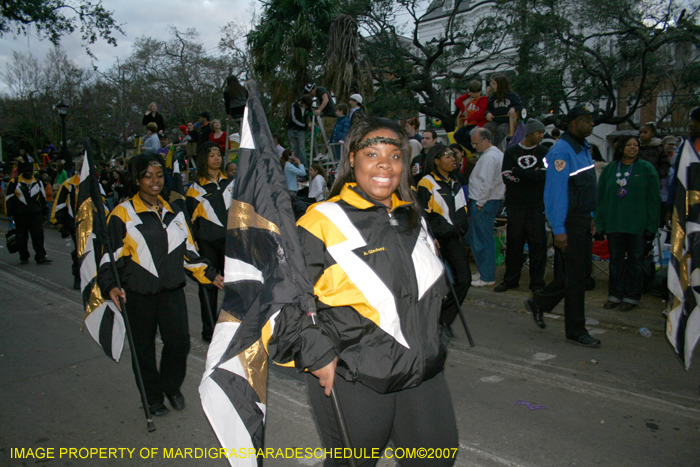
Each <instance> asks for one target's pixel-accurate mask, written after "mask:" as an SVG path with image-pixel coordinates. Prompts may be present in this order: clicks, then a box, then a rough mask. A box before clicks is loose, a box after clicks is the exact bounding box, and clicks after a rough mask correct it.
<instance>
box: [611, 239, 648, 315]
mask: <svg viewBox="0 0 700 467" xmlns="http://www.w3.org/2000/svg"><path fill="white" fill-rule="evenodd" d="M607 236H608V249H609V250H610V281H609V285H608V300H609V301H611V302H614V303H620V302H627V303H632V304H634V305H639V300H641V298H642V287H643V286H644V247H645V242H644V235H634V234H629V233H622V232H612V233H609V234H607Z"/></svg>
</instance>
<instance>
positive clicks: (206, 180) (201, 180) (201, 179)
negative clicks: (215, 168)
mask: <svg viewBox="0 0 700 467" xmlns="http://www.w3.org/2000/svg"><path fill="white" fill-rule="evenodd" d="M221 180H228V177H227V176H226V174H225V173H223V172H222V171H221V169H219V178H217V179H216V180H212V179H211V178H204V177H199V180H197V182H198V183H199V186H204V185H206V184H207V183H214V182H216V183H217V184H218V183H219V182H220V181H221Z"/></svg>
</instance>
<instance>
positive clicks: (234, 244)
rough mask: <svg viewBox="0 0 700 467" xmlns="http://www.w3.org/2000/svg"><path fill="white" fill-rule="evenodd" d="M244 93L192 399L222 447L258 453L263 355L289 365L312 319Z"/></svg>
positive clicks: (277, 183) (251, 92)
mask: <svg viewBox="0 0 700 467" xmlns="http://www.w3.org/2000/svg"><path fill="white" fill-rule="evenodd" d="M246 89H247V91H248V98H247V105H246V108H245V111H244V116H243V121H242V123H241V144H240V152H239V156H238V171H237V179H236V184H235V186H234V188H233V193H232V197H233V200H232V202H231V207H230V208H229V212H228V222H227V234H226V262H225V272H224V282H225V293H224V301H223V304H222V308H221V313H220V315H219V320H218V323H217V324H216V327H215V329H214V335H213V337H212V341H211V344H210V346H209V351H208V353H207V362H206V369H205V372H204V376H203V377H202V382H201V384H200V386H199V392H200V395H201V398H202V406H203V407H204V412H205V413H206V415H207V417H208V418H209V422H210V423H211V425H212V427H213V428H214V431H215V432H216V435H217V437H218V438H219V441H220V442H221V445H222V446H223V447H225V448H227V449H229V450H230V449H232V448H234V449H236V450H239V449H241V448H245V449H255V450H256V451H257V450H258V449H260V448H262V447H263V438H264V426H265V412H266V403H265V401H266V392H267V370H268V369H267V361H268V353H269V356H270V357H271V358H272V359H273V360H274V361H275V362H277V363H281V364H285V363H286V364H290V363H291V362H292V360H293V359H294V353H295V349H296V347H297V346H298V345H297V342H298V340H299V332H300V331H297V330H298V329H300V326H298V323H299V322H300V321H303V320H310V319H311V318H310V316H311V314H312V313H314V312H315V304H314V301H313V295H312V290H313V289H312V285H311V282H310V281H309V280H308V278H307V275H306V269H305V265H304V259H303V255H302V252H301V245H300V243H299V238H298V236H297V233H296V226H295V222H294V215H293V213H292V205H291V200H290V197H289V192H288V191H287V187H286V183H285V180H284V175H283V173H282V168H281V165H280V161H279V156H278V154H277V151H276V149H275V145H274V143H273V139H272V133H271V132H270V128H269V126H268V123H267V119H266V117H265V112H264V110H263V108H262V104H261V103H260V96H259V94H258V90H257V86H256V84H255V82H253V81H249V82H247V83H246ZM290 323H293V324H290ZM278 331H279V332H278ZM229 460H230V462H231V465H237V466H248V465H250V466H256V465H261V463H262V460H261V459H256V458H248V459H240V458H239V459H236V458H235V457H234V458H231V459H229Z"/></svg>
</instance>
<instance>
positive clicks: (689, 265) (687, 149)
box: [666, 140, 700, 369]
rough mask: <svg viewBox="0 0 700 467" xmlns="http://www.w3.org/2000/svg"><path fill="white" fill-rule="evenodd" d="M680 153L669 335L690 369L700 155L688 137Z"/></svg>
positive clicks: (699, 329)
mask: <svg viewBox="0 0 700 467" xmlns="http://www.w3.org/2000/svg"><path fill="white" fill-rule="evenodd" d="M678 157H679V162H678V172H677V181H676V195H675V199H674V205H673V221H672V222H673V225H672V230H671V260H670V263H669V268H668V289H669V292H670V293H671V294H672V296H671V297H670V300H669V309H668V317H667V321H666V337H668V340H669V341H670V342H671V344H672V345H673V347H674V348H675V350H676V352H677V353H678V356H679V357H680V358H681V361H682V362H683V364H684V365H685V368H686V369H688V368H690V362H691V358H692V355H693V349H694V348H695V345H696V344H697V342H698V338H700V311H698V304H699V303H700V157H699V156H698V153H697V152H695V149H694V147H693V143H692V141H688V140H686V141H685V142H684V143H683V145H682V146H681V148H680V149H679V156H678Z"/></svg>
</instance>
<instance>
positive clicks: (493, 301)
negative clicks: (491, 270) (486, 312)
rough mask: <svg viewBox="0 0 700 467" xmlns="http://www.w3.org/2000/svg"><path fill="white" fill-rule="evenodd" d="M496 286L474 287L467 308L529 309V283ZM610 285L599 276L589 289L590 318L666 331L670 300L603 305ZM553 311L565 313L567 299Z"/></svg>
mask: <svg viewBox="0 0 700 467" xmlns="http://www.w3.org/2000/svg"><path fill="white" fill-rule="evenodd" d="M493 289H494V287H493V286H492V287H478V288H477V287H470V288H469V293H467V297H466V299H465V300H464V303H463V306H464V308H465V310H466V311H468V310H469V307H470V306H487V307H490V308H492V309H494V310H496V311H510V312H519V313H527V310H526V309H525V305H524V303H525V300H527V299H528V298H530V297H531V296H532V294H531V293H530V291H529V290H528V289H527V288H526V287H522V286H521V287H520V288H518V289H511V290H509V291H507V292H501V293H496V292H494V291H493ZM606 289H607V281H601V280H598V281H597V283H596V288H595V289H593V290H591V291H588V292H586V320H589V318H592V319H595V320H596V321H598V322H599V323H601V324H604V325H611V326H617V327H622V328H628V329H632V330H633V331H635V332H636V331H637V330H639V329H640V328H643V327H645V328H648V329H649V330H650V331H652V332H654V333H666V318H665V317H664V316H663V315H662V312H663V311H664V310H665V309H666V303H665V302H664V301H662V300H661V299H660V298H657V297H654V296H651V295H642V300H641V303H640V305H639V306H638V307H636V308H635V309H633V310H631V311H626V312H622V311H616V310H614V309H613V310H606V309H605V308H603V303H605V301H606V300H607V290H606ZM551 313H552V314H555V315H559V316H564V301H563V300H562V302H561V303H560V304H559V305H557V307H556V308H555V309H554V310H552V311H551ZM545 320H546V318H545ZM588 326H595V325H587V327H588Z"/></svg>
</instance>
